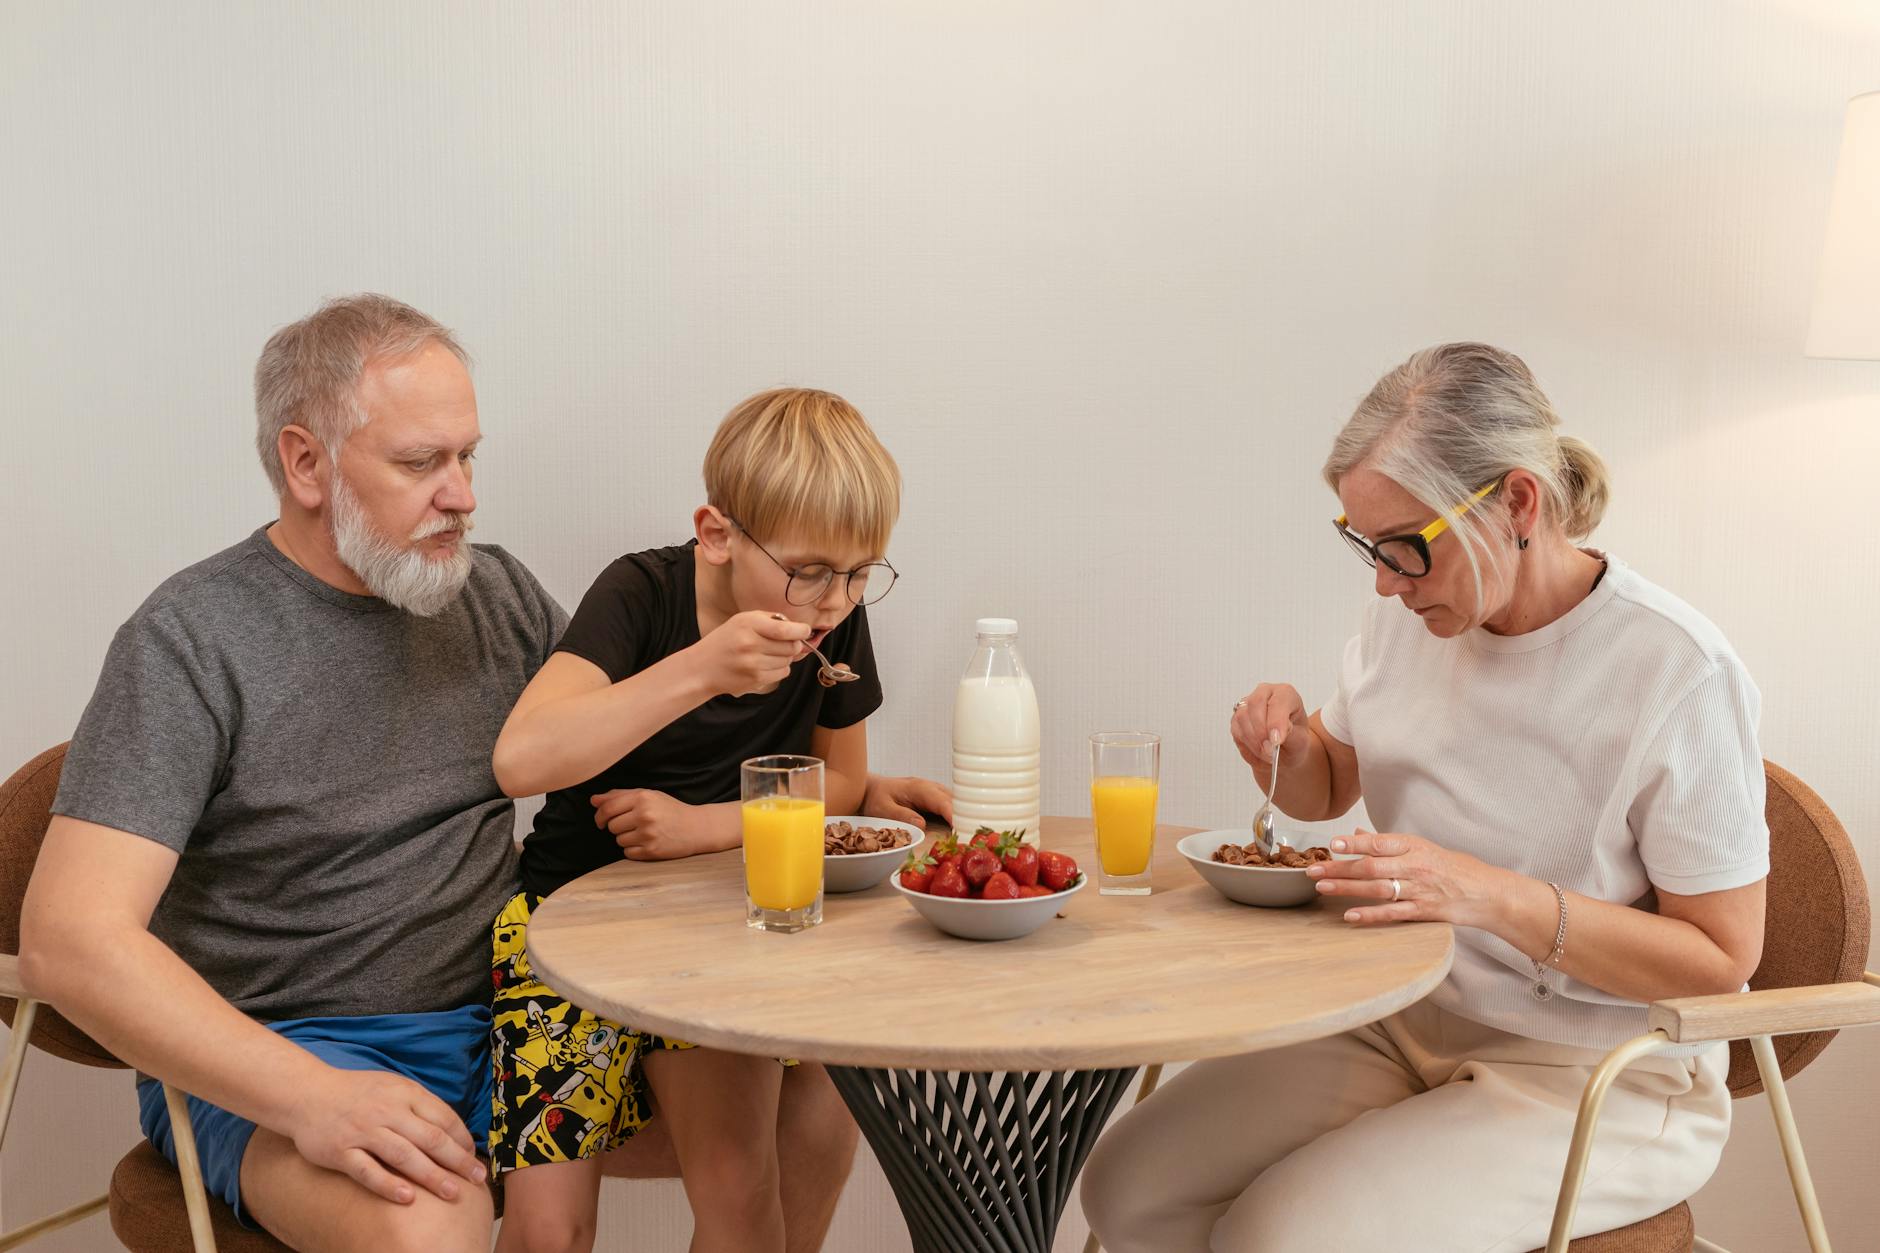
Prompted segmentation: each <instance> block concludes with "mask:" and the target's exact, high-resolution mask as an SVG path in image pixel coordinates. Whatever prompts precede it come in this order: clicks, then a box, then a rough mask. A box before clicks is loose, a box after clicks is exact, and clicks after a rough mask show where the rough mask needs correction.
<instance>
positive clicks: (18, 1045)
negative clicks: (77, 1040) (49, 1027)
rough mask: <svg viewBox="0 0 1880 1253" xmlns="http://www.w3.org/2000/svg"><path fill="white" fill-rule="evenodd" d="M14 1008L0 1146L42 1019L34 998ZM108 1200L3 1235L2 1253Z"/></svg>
mask: <svg viewBox="0 0 1880 1253" xmlns="http://www.w3.org/2000/svg"><path fill="white" fill-rule="evenodd" d="M15 1006H16V1007H15V1009H14V1011H13V1036H12V1038H11V1039H10V1040H9V1041H8V1042H7V1061H6V1069H5V1070H0V1144H4V1143H5V1142H6V1136H7V1126H8V1124H9V1123H11V1122H12V1121H13V1097H14V1095H15V1094H16V1093H18V1091H19V1089H20V1072H21V1071H22V1070H24V1069H25V1068H26V1050H27V1049H28V1048H30V1047H32V1041H33V1021H34V1020H35V1019H36V1018H38V1016H39V1002H38V1001H35V1000H33V999H32V998H31V997H27V996H22V997H20V998H19V999H18V1001H16V1002H15ZM106 1200H107V1198H105V1197H102V1196H95V1197H93V1198H92V1199H91V1200H89V1201H81V1202H79V1203H78V1204H77V1205H73V1206H69V1207H67V1208H66V1209H62V1210H60V1211H59V1212H58V1213H56V1214H48V1215H46V1217H44V1218H41V1219H39V1220H38V1221H37V1222H30V1223H27V1224H26V1225H25V1226H24V1227H21V1228H19V1229H17V1230H15V1231H9V1232H7V1233H6V1234H4V1235H0V1250H5V1249H12V1248H18V1247H19V1246H20V1245H22V1244H25V1243H26V1242H27V1241H28V1240H34V1239H37V1238H38V1237H40V1236H43V1235H45V1234H46V1233H47V1232H51V1231H57V1230H59V1228H61V1227H69V1226H71V1225H72V1224H73V1223H75V1222H77V1221H78V1220H79V1219H81V1218H89V1217H91V1216H92V1215H93V1214H95V1213H97V1212H98V1211H99V1210H101V1209H103V1208H104V1207H105V1201H106Z"/></svg>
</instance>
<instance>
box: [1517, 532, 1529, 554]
mask: <svg viewBox="0 0 1880 1253" xmlns="http://www.w3.org/2000/svg"><path fill="white" fill-rule="evenodd" d="M1515 543H1516V544H1517V545H1519V546H1520V549H1521V551H1522V552H1526V551H1527V546H1528V537H1527V536H1525V535H1523V536H1522V537H1521V538H1520V539H1518V540H1516V541H1515Z"/></svg>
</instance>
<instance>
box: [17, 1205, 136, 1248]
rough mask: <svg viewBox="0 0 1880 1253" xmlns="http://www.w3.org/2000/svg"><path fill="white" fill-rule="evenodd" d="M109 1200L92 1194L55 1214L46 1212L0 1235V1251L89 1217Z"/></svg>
mask: <svg viewBox="0 0 1880 1253" xmlns="http://www.w3.org/2000/svg"><path fill="white" fill-rule="evenodd" d="M110 1200H111V1198H110V1197H109V1196H94V1197H93V1198H91V1200H89V1201H80V1202H79V1203H78V1204H77V1205H74V1206H71V1207H70V1208H68V1209H62V1210H60V1211H59V1212H58V1213H56V1214H48V1215H46V1216H45V1217H44V1218H42V1219H40V1220H39V1221H37V1222H30V1223H27V1224H26V1225H25V1226H24V1227H20V1228H17V1229H15V1230H13V1231H9V1232H7V1233H6V1234H5V1235H3V1236H0V1253H4V1251H5V1250H7V1249H17V1248H18V1247H19V1246H20V1245H22V1244H25V1243H26V1242H27V1241H28V1240H37V1239H38V1238H39V1237H40V1236H43V1235H46V1234H47V1233H49V1232H54V1231H58V1230H59V1229H60V1228H62V1227H69V1226H71V1225H72V1224H73V1223H75V1222H77V1221H78V1220H79V1219H81V1218H90V1217H91V1216H92V1215H93V1214H96V1213H97V1212H98V1211H99V1210H101V1209H103V1208H104V1207H105V1206H106V1205H107V1204H109V1202H110Z"/></svg>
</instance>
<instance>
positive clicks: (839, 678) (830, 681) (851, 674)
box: [803, 644, 862, 687]
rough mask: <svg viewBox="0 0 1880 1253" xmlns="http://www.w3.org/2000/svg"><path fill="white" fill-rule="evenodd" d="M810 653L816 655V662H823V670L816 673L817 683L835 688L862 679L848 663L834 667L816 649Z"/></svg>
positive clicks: (811, 649)
mask: <svg viewBox="0 0 1880 1253" xmlns="http://www.w3.org/2000/svg"><path fill="white" fill-rule="evenodd" d="M803 647H805V648H809V645H808V644H805V645H803ZM809 651H810V652H812V653H816V660H817V661H820V662H822V669H820V670H818V671H817V672H816V681H817V682H818V683H820V684H822V685H823V686H824V687H834V686H835V685H836V684H838V683H853V682H855V680H857V679H859V678H861V677H862V676H861V675H859V674H857V673H855V671H853V670H851V669H849V666H848V663H847V662H842V663H841V664H839V665H833V666H832V665H830V664H829V659H828V658H827V657H825V656H823V655H822V654H821V653H819V652H816V650H815V649H813V648H809Z"/></svg>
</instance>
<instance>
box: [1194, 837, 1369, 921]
mask: <svg viewBox="0 0 1880 1253" xmlns="http://www.w3.org/2000/svg"><path fill="white" fill-rule="evenodd" d="M1274 834H1275V835H1276V836H1277V837H1278V838H1279V841H1280V843H1282V844H1290V845H1292V846H1293V847H1294V848H1298V849H1306V848H1316V847H1323V846H1324V841H1322V840H1316V839H1313V838H1312V837H1311V836H1310V835H1309V834H1308V833H1307V832H1304V831H1288V830H1286V829H1285V828H1283V827H1282V828H1280V829H1279V830H1278V831H1276V832H1274ZM1252 839H1253V832H1251V831H1249V830H1247V829H1246V828H1245V827H1242V828H1240V829H1238V830H1233V831H1197V832H1196V833H1195V834H1193V835H1185V836H1183V837H1182V838H1181V839H1180V840H1178V841H1176V843H1175V851H1176V852H1178V853H1180V854H1181V855H1182V856H1183V857H1186V858H1187V859H1188V864H1189V865H1190V866H1193V867H1194V869H1195V873H1196V874H1198V875H1200V876H1201V877H1202V878H1203V879H1206V880H1207V881H1208V886H1209V887H1212V888H1213V889H1214V890H1215V891H1217V892H1219V893H1220V894H1221V895H1222V896H1225V897H1226V898H1227V899H1228V900H1230V901H1239V902H1240V903H1241V904H1242V905H1266V906H1269V907H1284V906H1288V905H1303V904H1305V903H1306V902H1307V901H1309V900H1311V899H1313V898H1314V897H1316V896H1318V895H1319V890H1318V888H1317V887H1316V886H1315V885H1316V884H1317V882H1318V880H1316V879H1313V878H1311V877H1310V876H1308V875H1307V874H1306V872H1305V867H1303V866H1301V867H1298V868H1297V869H1295V868H1293V867H1291V866H1230V865H1228V864H1227V863H1226V862H1224V861H1215V860H1214V850H1215V849H1217V848H1219V847H1220V846H1221V845H1223V844H1246V843H1249V842H1250V841H1251V840H1252ZM1341 860H1342V859H1341Z"/></svg>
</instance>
